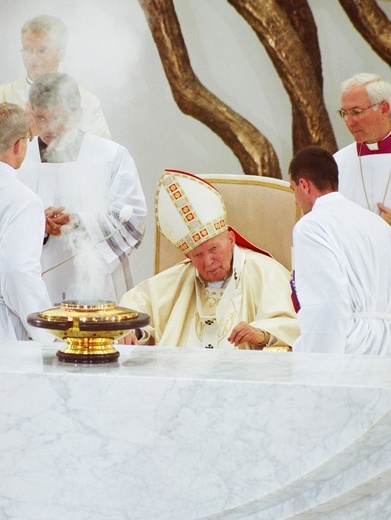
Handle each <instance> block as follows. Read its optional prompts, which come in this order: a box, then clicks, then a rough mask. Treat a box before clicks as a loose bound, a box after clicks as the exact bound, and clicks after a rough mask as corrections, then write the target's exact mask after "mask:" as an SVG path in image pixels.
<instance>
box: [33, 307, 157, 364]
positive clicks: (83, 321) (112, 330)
mask: <svg viewBox="0 0 391 520" xmlns="http://www.w3.org/2000/svg"><path fill="white" fill-rule="evenodd" d="M27 321H28V323H29V324H30V325H33V326H34V327H39V328H43V329H46V330H48V331H49V332H51V333H52V334H53V335H54V336H56V337H57V338H58V339H61V340H65V341H66V347H65V348H63V349H61V350H60V351H58V352H57V356H58V358H59V359H60V360H61V361H69V362H78V363H107V362H110V361H115V360H116V359H117V358H118V356H119V353H118V351H117V350H116V349H115V348H114V347H113V341H114V340H118V339H120V338H122V337H123V336H125V335H126V334H127V333H128V332H129V331H130V330H132V329H136V328H141V327H145V326H146V325H148V324H149V321H150V320H149V316H148V315H147V314H143V313H139V312H137V311H135V310H133V309H128V308H126V307H117V306H116V304H115V303H114V302H111V301H104V300H97V301H89V300H67V301H63V302H62V303H61V305H60V306H59V307H54V308H52V309H46V310H44V311H41V312H36V313H33V314H30V315H29V316H28V318H27Z"/></svg>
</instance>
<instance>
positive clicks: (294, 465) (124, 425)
mask: <svg viewBox="0 0 391 520" xmlns="http://www.w3.org/2000/svg"><path fill="white" fill-rule="evenodd" d="M57 348H58V346H57ZM118 349H119V350H120V353H121V355H120V358H119V360H118V362H117V363H115V364H107V365H96V366H94V365H91V366H86V365H74V364H67V363H62V362H59V361H58V360H57V358H56V355H55V352H56V348H55V347H54V346H53V344H47V345H45V344H39V343H34V342H14V343H12V342H7V343H5V342H3V343H0V356H1V363H0V373H1V374H0V396H1V398H0V518H1V519H12V520H65V519H66V520H69V519H71V520H119V519H121V520H122V519H124V520H127V519H129V520H138V519H140V520H201V519H202V520H204V519H210V520H212V519H213V520H222V519H224V520H233V519H240V520H242V519H246V520H255V519H261V520H263V519H265V520H269V519H270V520H282V519H295V520H310V519H317V520H318V519H320V520H323V519H327V520H347V519H348V520H352V519H353V520H356V519H358V520H360V519H363V520H364V519H365V520H368V519H372V518H373V519H376V520H383V519H384V520H386V519H389V518H391V435H390V432H391V424H390V422H391V359H389V358H382V357H369V356H368V357H364V356H363V357H353V356H338V355H326V354H324V355H323V354H319V355H317V354H299V353H297V354H296V353H295V354H292V353H285V352H269V353H267V352H259V351H238V350H235V351H229V352H226V351H217V350H209V349H206V350H203V349H194V350H193V349H179V348H176V349H172V348H166V347H159V348H156V347H125V346H122V347H119V348H118Z"/></svg>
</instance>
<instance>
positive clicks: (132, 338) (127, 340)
mask: <svg viewBox="0 0 391 520" xmlns="http://www.w3.org/2000/svg"><path fill="white" fill-rule="evenodd" d="M118 343H119V344H120V345H138V341H137V337H136V334H135V333H134V332H129V334H127V335H126V336H124V337H123V338H121V339H119V340H118Z"/></svg>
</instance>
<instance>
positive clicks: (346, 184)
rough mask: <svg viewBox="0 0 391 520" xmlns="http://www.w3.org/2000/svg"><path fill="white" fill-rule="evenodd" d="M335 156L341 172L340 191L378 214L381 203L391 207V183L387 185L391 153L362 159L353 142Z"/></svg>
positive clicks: (390, 169) (364, 156)
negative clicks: (379, 203) (378, 205)
mask: <svg viewBox="0 0 391 520" xmlns="http://www.w3.org/2000/svg"><path fill="white" fill-rule="evenodd" d="M334 158H335V160H336V162H337V164H338V171H339V187H338V190H339V192H340V193H342V195H345V197H346V198H347V199H349V200H352V201H353V202H356V203H357V204H359V205H360V206H362V207H363V208H366V209H370V210H371V211H373V212H374V213H377V214H379V208H378V207H377V203H378V202H381V203H384V205H385V206H387V207H388V208H391V182H390V183H389V184H388V182H389V179H390V174H391V153H379V154H377V153H376V154H371V155H363V156H361V158H359V157H358V154H357V145H356V143H352V144H350V145H349V146H346V147H345V148H342V150H339V151H338V152H337V153H336V154H335V155H334ZM360 162H361V170H362V178H361V170H360ZM364 186H365V189H364ZM365 191H366V193H367V197H368V203H369V208H368V204H367V200H366V197H365ZM383 201H384V202H383Z"/></svg>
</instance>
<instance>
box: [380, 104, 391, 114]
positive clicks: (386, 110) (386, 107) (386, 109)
mask: <svg viewBox="0 0 391 520" xmlns="http://www.w3.org/2000/svg"><path fill="white" fill-rule="evenodd" d="M380 110H381V113H382V114H383V115H384V114H385V115H386V116H387V117H388V116H389V115H390V103H389V102H388V101H383V102H382V103H381V104H380Z"/></svg>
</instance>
